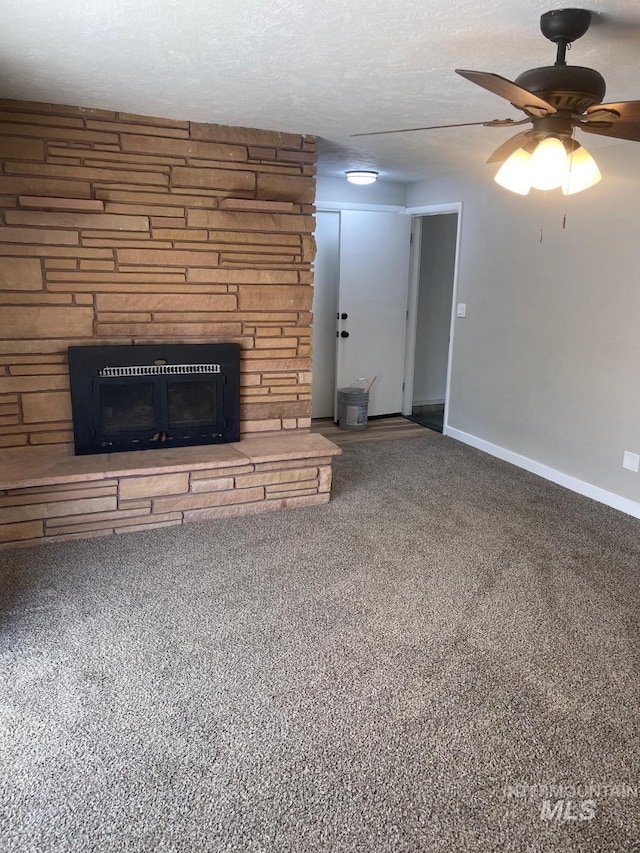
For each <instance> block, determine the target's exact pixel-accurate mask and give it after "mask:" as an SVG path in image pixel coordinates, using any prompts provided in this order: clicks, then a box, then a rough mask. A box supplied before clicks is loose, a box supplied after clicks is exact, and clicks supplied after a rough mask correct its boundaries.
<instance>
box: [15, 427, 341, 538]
mask: <svg viewBox="0 0 640 853" xmlns="http://www.w3.org/2000/svg"><path fill="white" fill-rule="evenodd" d="M339 453H341V450H340V449H339V448H338V447H336V445H335V444H333V443H332V442H330V441H329V440H328V439H326V438H324V437H323V436H321V435H316V434H310V433H289V434H286V435H283V434H282V433H276V434H262V435H259V436H255V437H248V438H244V439H242V440H241V441H239V442H236V443H233V444H218V445H207V446H203V447H181V448H174V449H170V450H146V451H133V452H129V453H107V454H96V455H92V456H74V455H73V454H72V451H71V450H70V449H69V448H64V447H44V446H43V447H24V448H23V447H20V448H11V449H9V450H5V451H3V453H2V466H1V468H2V473H1V474H0V543H2V545H4V546H15V545H20V544H35V543H36V542H44V541H59V540H61V539H68V538H88V537H93V536H100V535H107V534H110V533H123V532H127V531H133V530H144V529H150V528H155V527H165V526H170V525H178V524H185V523H187V522H191V521H204V520H207V519H212V518H222V517H228V516H230V515H244V514H249V513H251V514H253V513H258V512H267V511H270V510H277V509H287V508H290V507H296V506H310V505H314V504H319V503H326V502H327V501H328V500H329V497H330V490H331V458H332V457H333V456H335V455H337V454H339Z"/></svg>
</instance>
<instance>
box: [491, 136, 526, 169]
mask: <svg viewBox="0 0 640 853" xmlns="http://www.w3.org/2000/svg"><path fill="white" fill-rule="evenodd" d="M532 136H533V131H532V130H523V131H522V132H521V133H516V135H515V136H512V137H511V139H507V141H506V142H503V143H502V145H500V146H498V148H496V150H495V151H494V152H493V154H492V155H491V156H490V157H489V159H488V160H487V163H502V162H503V161H504V160H506V159H507V157H510V156H511V154H513V152H514V151H517V150H518V148H523V147H524V146H525V145H526V144H527V142H529V140H530V138H531V137H532Z"/></svg>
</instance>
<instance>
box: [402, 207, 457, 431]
mask: <svg viewBox="0 0 640 853" xmlns="http://www.w3.org/2000/svg"><path fill="white" fill-rule="evenodd" d="M405 212H406V213H407V214H409V215H410V216H411V218H412V222H411V257H410V261H409V289H408V293H407V331H406V337H405V342H406V343H405V358H404V377H403V389H404V390H403V392H402V414H403V415H410V414H411V409H412V405H413V379H414V369H415V357H416V327H417V323H418V291H419V285H420V243H421V234H422V228H421V222H420V220H421V219H422V217H424V216H438V215H439V214H442V213H457V214H458V222H457V229H456V253H455V260H454V267H453V290H452V294H451V312H450V319H449V352H448V354H447V384H446V390H445V398H444V421H443V425H442V434H443V435H446V434H447V427H448V425H449V395H450V391H451V366H452V356H453V336H454V333H455V325H456V304H457V298H458V272H459V268H460V240H461V235H462V202H451V203H450V204H431V205H425V206H421V207H407V208H405Z"/></svg>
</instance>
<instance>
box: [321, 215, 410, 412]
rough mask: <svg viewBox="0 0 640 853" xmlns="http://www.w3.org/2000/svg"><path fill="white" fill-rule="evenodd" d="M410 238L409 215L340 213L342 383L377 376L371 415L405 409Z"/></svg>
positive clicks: (345, 383)
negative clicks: (403, 386) (404, 390)
mask: <svg viewBox="0 0 640 853" xmlns="http://www.w3.org/2000/svg"><path fill="white" fill-rule="evenodd" d="M410 238H411V217H410V216H407V215H405V214H400V213H375V212H371V211H360V210H343V211H341V213H340V286H339V302H338V312H337V313H338V314H339V316H340V319H339V321H338V332H339V336H338V338H337V341H338V360H337V362H338V363H337V377H338V388H342V387H344V386H347V385H351V384H352V383H353V382H355V381H357V380H358V379H359V378H361V377H366V378H367V379H369V380H371V379H372V378H373V377H374V376H377V377H378V378H377V380H376V382H375V385H374V386H373V388H372V389H371V395H370V398H369V415H387V414H393V413H395V412H400V411H401V409H402V381H403V374H404V348H405V332H406V316H407V314H406V312H407V288H408V281H409V254H410ZM343 315H346V317H344V318H343ZM345 333H346V334H345ZM343 335H344V336H343Z"/></svg>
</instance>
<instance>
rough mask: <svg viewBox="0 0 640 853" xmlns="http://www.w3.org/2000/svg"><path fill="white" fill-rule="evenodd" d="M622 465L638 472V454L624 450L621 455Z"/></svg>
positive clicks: (639, 467) (639, 462) (639, 461)
mask: <svg viewBox="0 0 640 853" xmlns="http://www.w3.org/2000/svg"><path fill="white" fill-rule="evenodd" d="M622 467H623V468H626V469H627V471H635V472H636V473H638V469H640V454H638V453H631V451H630V450H625V452H624V456H623V457H622Z"/></svg>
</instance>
